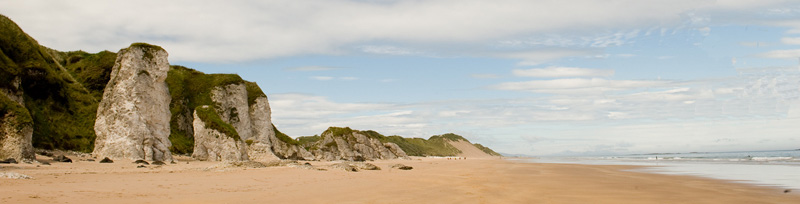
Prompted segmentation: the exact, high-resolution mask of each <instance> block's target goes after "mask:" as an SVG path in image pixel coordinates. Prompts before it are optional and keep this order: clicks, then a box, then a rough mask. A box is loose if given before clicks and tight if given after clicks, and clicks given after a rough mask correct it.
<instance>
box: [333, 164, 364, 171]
mask: <svg viewBox="0 0 800 204" xmlns="http://www.w3.org/2000/svg"><path fill="white" fill-rule="evenodd" d="M329 167H330V168H332V169H341V170H344V171H349V172H358V168H357V167H355V166H353V165H350V164H349V163H336V164H331V165H330V166H329Z"/></svg>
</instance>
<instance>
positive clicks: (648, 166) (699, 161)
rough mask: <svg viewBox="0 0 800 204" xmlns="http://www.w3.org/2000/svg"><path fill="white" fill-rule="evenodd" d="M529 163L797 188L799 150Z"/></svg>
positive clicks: (556, 159)
mask: <svg viewBox="0 0 800 204" xmlns="http://www.w3.org/2000/svg"><path fill="white" fill-rule="evenodd" d="M528 161H530V162H537V163H575V164H595V165H638V166H644V167H645V168H642V169H637V170H636V171H645V172H652V173H662V174H678V175H692V176H701V177H708V178H715V179H724V180H730V181H734V182H741V183H749V184H755V185H762V186H773V187H780V188H790V189H800V150H779V151H743V152H692V153H659V154H635V155H617V156H596V157H538V158H534V159H531V160H528Z"/></svg>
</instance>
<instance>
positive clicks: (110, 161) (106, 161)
mask: <svg viewBox="0 0 800 204" xmlns="http://www.w3.org/2000/svg"><path fill="white" fill-rule="evenodd" d="M100 163H114V160H111V159H109V158H108V157H106V158H103V160H100Z"/></svg>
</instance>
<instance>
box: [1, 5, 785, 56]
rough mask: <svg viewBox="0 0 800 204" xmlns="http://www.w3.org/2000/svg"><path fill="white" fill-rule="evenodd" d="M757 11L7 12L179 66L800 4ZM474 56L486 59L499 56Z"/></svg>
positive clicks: (41, 29)
mask: <svg viewBox="0 0 800 204" xmlns="http://www.w3.org/2000/svg"><path fill="white" fill-rule="evenodd" d="M756 2H757V3H753V2H751V1H747V2H744V3H743V2H740V1H701V2H698V1H695V0H672V1H639V0H621V1H618V2H616V3H613V4H609V3H607V2H603V1H593V0H574V1H570V2H562V1H523V0H498V1H483V0H461V1H453V0H432V1H392V2H384V1H360V0H310V1H291V0H276V1H230V2H228V1H226V2H215V1H208V2H203V3H197V2H195V1H188V0H179V1H168V2H163V1H154V0H151V1H136V2H129V1H107V2H96V1H88V0H83V1H82V0H77V1H70V2H69V3H66V2H58V3H54V2H50V1H44V0H16V1H4V2H3V6H2V8H0V12H2V13H3V14H5V15H7V16H9V17H11V18H12V19H14V20H15V21H16V22H17V23H19V24H20V25H21V26H22V28H23V29H24V30H25V31H26V32H28V33H29V34H30V35H32V36H33V37H34V38H36V39H37V40H38V41H39V42H40V43H41V44H44V45H47V46H51V47H53V48H55V49H58V50H79V49H83V50H87V51H91V52H96V51H101V50H105V49H109V50H112V51H115V50H116V49H118V48H123V47H126V46H128V45H129V44H130V43H132V42H140V41H144V42H149V43H153V44H158V45H161V46H163V47H164V48H166V49H167V50H168V51H169V52H170V57H171V59H172V60H173V61H175V60H177V61H206V62H208V61H213V62H225V61H243V60H254V59H263V58H275V57H284V56H294V55H303V54H341V53H346V52H347V50H348V49H346V48H348V47H352V46H355V45H363V44H367V43H373V42H391V43H392V44H393V45H395V46H394V47H395V48H397V49H390V48H389V47H371V48H370V47H367V49H366V50H365V51H367V52H373V53H381V54H413V53H417V52H419V51H418V50H419V49H416V47H415V46H414V45H430V46H431V47H440V48H441V49H440V50H438V51H437V52H436V53H439V54H441V52H450V53H453V52H455V53H459V52H461V50H448V49H447V48H446V47H448V46H447V45H456V44H459V45H461V44H468V45H471V46H474V47H480V46H482V45H490V44H493V43H494V42H499V41H504V40H509V39H512V40H513V39H525V38H526V36H545V38H549V37H547V36H546V35H549V34H554V33H555V34H557V35H558V36H577V38H576V37H569V38H568V39H570V40H572V41H574V42H575V43H576V44H582V43H583V42H584V40H582V38H584V37H585V38H588V39H587V40H585V42H589V43H588V44H587V46H588V47H600V48H602V47H607V46H615V45H619V44H621V43H625V42H626V41H627V40H626V38H628V37H629V36H630V35H631V32H633V31H635V30H636V29H639V28H640V27H649V26H652V25H659V26H661V27H663V28H667V29H672V28H675V27H680V26H682V25H683V24H684V23H685V22H687V21H688V22H690V23H697V22H698V20H696V19H701V20H700V21H699V22H700V23H708V20H706V19H710V22H711V23H722V24H724V23H729V22H732V21H733V22H745V23H748V22H760V21H766V20H762V19H764V18H763V17H760V16H759V15H762V14H760V13H759V11H763V10H766V9H775V8H786V7H788V5H791V4H792V2H783V1H769V0H765V1H756ZM575 5H580V6H575ZM619 5H625V6H619ZM743 5H744V6H743ZM120 8H125V9H120ZM30 11H37V12H30ZM143 13H146V15H142V14H143ZM687 13H692V14H693V15H691V16H690V15H687ZM343 14H347V15H343ZM182 17H191V18H182ZM187 19H191V20H187ZM754 19H755V20H754ZM464 22H468V23H464ZM770 22H772V21H769V22H762V23H770ZM776 24H781V25H791V26H795V25H800V24H796V23H792V22H782V23H776ZM795 28H800V26H795ZM598 30H600V31H609V33H611V35H607V36H597V35H596V34H594V33H597V32H596V31H598ZM581 33H587V35H583V34H581ZM535 41H536V42H543V43H544V44H547V43H548V42H549V41H554V42H555V45H557V46H560V44H564V43H562V42H558V41H562V40H559V38H558V37H556V38H555V40H548V39H544V40H535ZM567 41H569V40H567ZM566 43H567V44H569V42H566ZM456 49H458V48H456ZM440 51H441V52H440ZM474 53H483V54H482V55H483V56H486V55H488V53H492V50H486V49H484V50H479V51H476V52H474ZM444 55H448V54H447V53H444ZM522 59H525V60H530V59H528V58H522ZM533 61H536V60H533Z"/></svg>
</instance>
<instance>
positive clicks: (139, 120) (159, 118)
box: [93, 43, 172, 161]
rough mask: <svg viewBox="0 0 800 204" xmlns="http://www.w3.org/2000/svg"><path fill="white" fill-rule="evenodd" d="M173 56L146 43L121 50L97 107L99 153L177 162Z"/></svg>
mask: <svg viewBox="0 0 800 204" xmlns="http://www.w3.org/2000/svg"><path fill="white" fill-rule="evenodd" d="M167 55H168V54H167V52H166V51H165V50H164V49H162V48H161V47H158V46H153V45H148V44H144V43H134V44H132V45H131V46H130V47H128V48H125V49H122V50H120V51H119V53H118V54H117V60H116V62H115V64H114V67H113V68H112V72H111V79H110V80H109V82H108V84H107V85H106V87H105V90H104V91H103V99H102V100H101V101H100V104H99V105H98V108H97V119H96V122H95V126H94V130H95V133H96V134H97V139H96V141H95V148H94V152H93V154H94V155H98V156H101V157H111V158H127V159H131V160H139V159H141V160H147V161H172V154H171V153H170V151H169V149H168V148H169V146H171V145H172V144H171V143H170V141H169V139H168V137H169V134H170V130H169V128H170V127H169V120H170V110H169V103H170V99H171V97H170V95H169V90H168V89H167V84H166V83H165V81H164V80H166V78H167V72H168V71H169V62H168V61H167Z"/></svg>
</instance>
